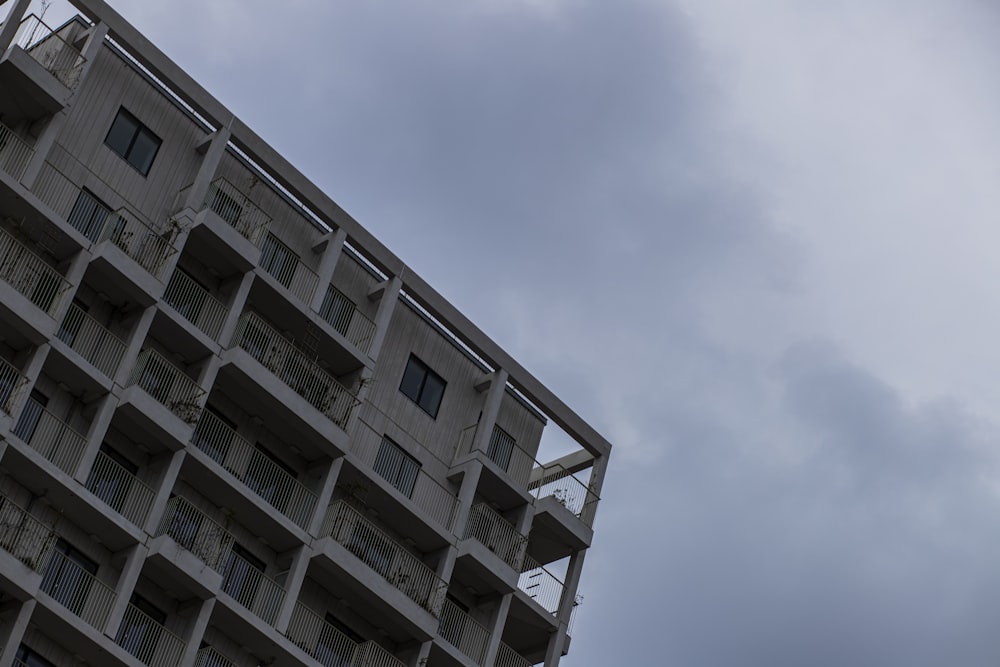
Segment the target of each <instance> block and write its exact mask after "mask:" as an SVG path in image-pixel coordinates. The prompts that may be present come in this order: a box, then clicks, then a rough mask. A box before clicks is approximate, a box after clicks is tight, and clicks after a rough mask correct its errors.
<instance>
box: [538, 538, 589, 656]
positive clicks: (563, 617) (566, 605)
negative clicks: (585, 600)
mask: <svg viewBox="0 0 1000 667" xmlns="http://www.w3.org/2000/svg"><path fill="white" fill-rule="evenodd" d="M586 555H587V551H586V550H583V551H577V552H576V553H574V554H573V555H572V556H570V558H569V566H568V567H567V568H566V581H565V583H564V586H563V594H562V598H561V599H560V600H559V610H558V613H557V614H556V618H557V619H559V629H558V630H556V632H555V633H554V634H553V635H552V636H551V637H550V638H549V644H548V646H547V647H546V649H545V667H556V665H558V664H559V658H560V657H562V650H563V646H564V645H565V643H566V630H567V628H568V627H569V619H570V614H572V613H573V607H574V605H575V604H576V591H577V588H578V587H579V586H580V574H581V573H582V572H583V560H584V558H585V557H586Z"/></svg>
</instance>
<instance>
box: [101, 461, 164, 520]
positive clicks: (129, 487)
mask: <svg viewBox="0 0 1000 667" xmlns="http://www.w3.org/2000/svg"><path fill="white" fill-rule="evenodd" d="M87 490H88V491H90V492H91V493H93V494H94V495H95V496H97V497H98V498H100V499H101V500H102V501H103V502H104V503H105V504H106V505H107V506H108V507H110V508H111V509H113V510H114V511H116V512H118V513H119V514H121V515H122V516H123V517H125V518H126V519H128V520H129V521H131V522H132V523H134V524H135V525H136V526H139V527H142V526H143V525H144V524H145V522H146V517H147V516H149V510H150V508H151V507H152V506H153V499H154V498H155V497H156V492H155V491H154V490H153V489H152V488H150V487H149V486H147V485H146V484H145V483H143V481H142V480H140V479H139V478H138V477H136V476H135V475H133V474H132V473H131V472H130V471H129V470H127V469H126V468H124V467H123V466H122V465H121V464H120V463H118V462H117V461H115V460H114V459H113V458H111V457H110V456H108V455H107V454H105V453H104V452H102V451H98V452H97V458H95V459H94V465H93V467H92V468H91V469H90V475H89V476H88V477H87Z"/></svg>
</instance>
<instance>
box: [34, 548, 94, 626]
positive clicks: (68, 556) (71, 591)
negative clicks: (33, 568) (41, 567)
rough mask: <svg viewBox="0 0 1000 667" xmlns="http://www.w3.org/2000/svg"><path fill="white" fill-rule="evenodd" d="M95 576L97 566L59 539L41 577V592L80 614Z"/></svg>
mask: <svg viewBox="0 0 1000 667" xmlns="http://www.w3.org/2000/svg"><path fill="white" fill-rule="evenodd" d="M95 574H97V563H95V562H94V561H92V560H91V559H89V558H87V557H86V556H84V555H83V554H82V553H80V551H79V550H78V549H76V548H75V547H74V546H73V545H72V544H70V543H69V542H67V541H66V540H64V539H61V538H60V539H59V540H57V541H56V544H55V546H54V547H53V548H52V554H51V555H50V556H49V563H48V565H47V566H46V568H45V573H44V574H43V575H42V590H43V591H44V592H46V593H48V594H49V595H50V596H52V598H53V599H54V600H55V601H56V602H58V603H59V604H61V605H63V606H64V607H66V608H67V609H69V610H70V611H72V612H73V613H74V614H77V615H79V614H80V612H82V611H83V609H84V606H85V605H86V603H87V596H88V594H89V593H90V585H91V583H93V581H94V575H95Z"/></svg>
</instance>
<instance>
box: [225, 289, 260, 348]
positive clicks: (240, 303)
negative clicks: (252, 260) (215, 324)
mask: <svg viewBox="0 0 1000 667" xmlns="http://www.w3.org/2000/svg"><path fill="white" fill-rule="evenodd" d="M254 275H255V274H254V272H253V271H250V272H248V273H244V274H243V279H242V280H241V281H240V286H239V287H237V288H236V292H235V293H234V294H233V298H232V300H231V301H230V303H229V315H228V316H227V317H226V322H225V324H223V325H222V332H221V333H220V334H219V344H220V345H222V349H224V350H226V349H228V348H229V347H230V345H229V341H231V340H232V338H233V333H234V332H235V331H236V325H237V324H238V323H239V321H240V316H241V315H243V309H244V308H245V307H246V305H247V297H249V296H250V287H252V286H253V281H254Z"/></svg>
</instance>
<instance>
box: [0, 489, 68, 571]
mask: <svg viewBox="0 0 1000 667" xmlns="http://www.w3.org/2000/svg"><path fill="white" fill-rule="evenodd" d="M55 539H56V538H55V535H54V534H53V533H52V529H51V528H49V527H48V526H46V525H45V524H43V523H42V522H41V521H39V520H38V519H36V518H35V517H33V516H31V514H29V513H28V512H27V511H25V510H24V509H22V508H21V507H20V506H19V505H17V504H15V503H14V502H13V501H12V500H10V498H7V497H6V496H0V548H2V549H3V550H4V551H6V552H7V553H9V554H10V555H11V556H13V557H14V558H16V559H17V560H19V561H21V562H22V563H24V564H25V565H26V566H27V567H28V568H29V569H31V570H33V571H35V572H41V571H42V569H43V568H44V567H45V564H46V562H47V557H48V554H49V550H50V549H51V547H52V545H53V544H54V543H55Z"/></svg>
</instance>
